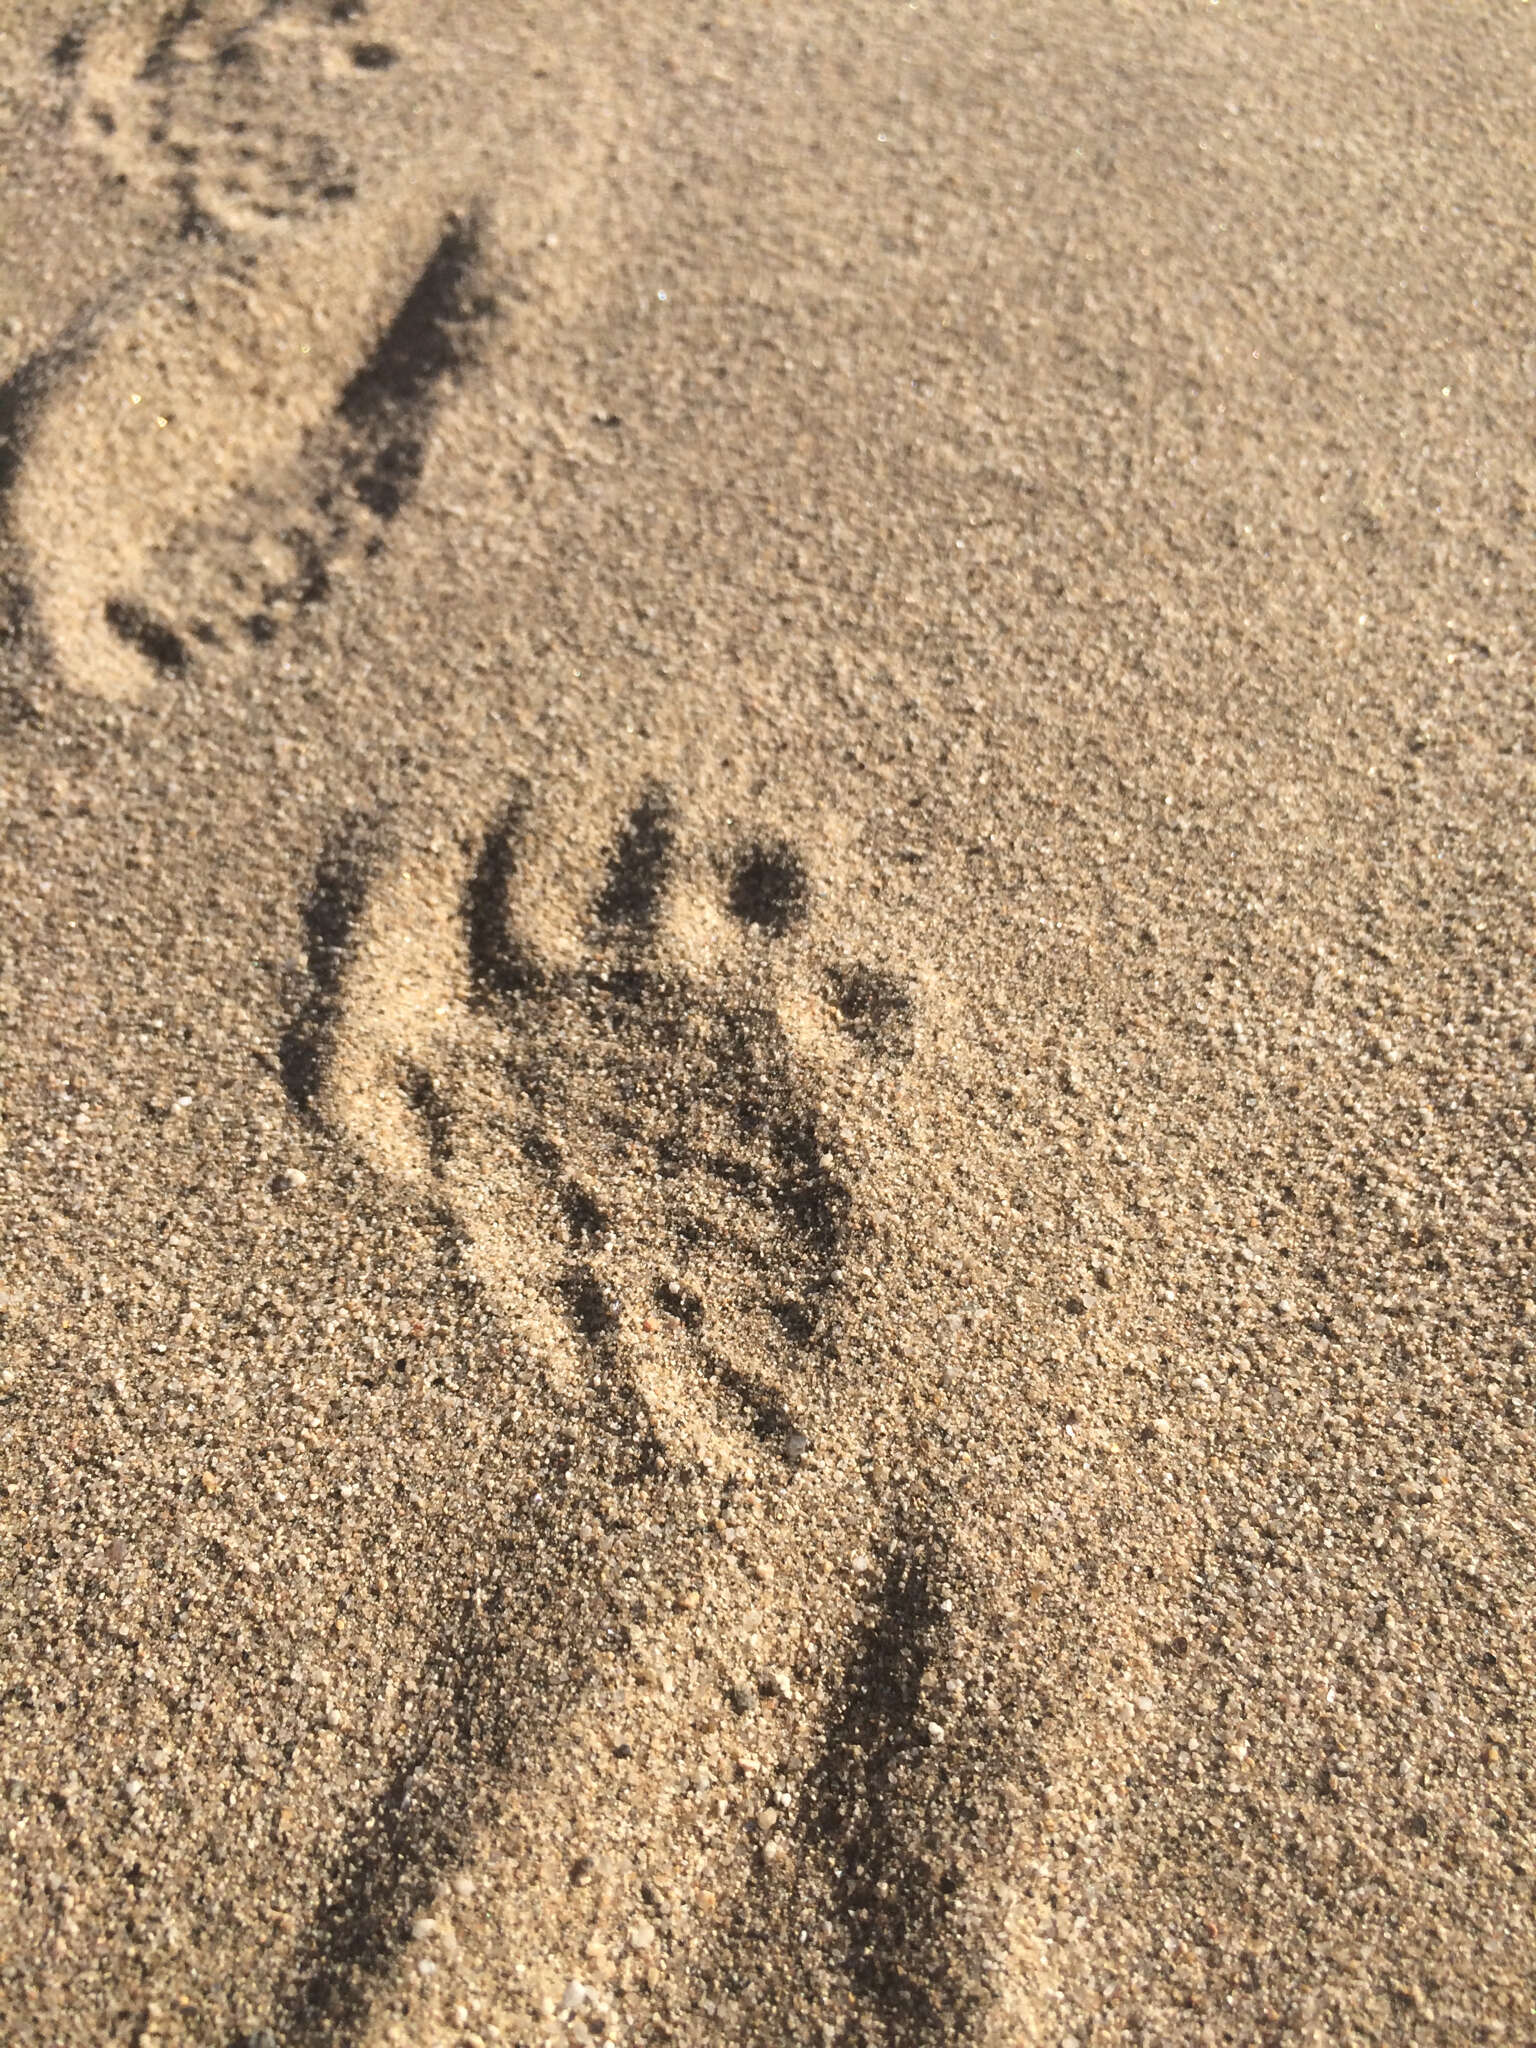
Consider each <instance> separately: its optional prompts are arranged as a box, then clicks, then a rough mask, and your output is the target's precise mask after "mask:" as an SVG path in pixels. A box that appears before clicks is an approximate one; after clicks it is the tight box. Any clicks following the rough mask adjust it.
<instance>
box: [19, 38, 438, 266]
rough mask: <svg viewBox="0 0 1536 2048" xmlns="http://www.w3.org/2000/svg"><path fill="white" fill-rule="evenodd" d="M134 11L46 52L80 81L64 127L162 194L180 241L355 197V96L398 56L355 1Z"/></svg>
mask: <svg viewBox="0 0 1536 2048" xmlns="http://www.w3.org/2000/svg"><path fill="white" fill-rule="evenodd" d="M156 14H157V15H158V19H157V18H155V17H154V16H149V15H146V12H145V10H143V9H140V10H138V11H137V12H134V11H132V10H130V11H128V12H127V13H125V14H124V15H122V16H120V17H118V18H117V19H115V20H112V21H109V22H108V23H106V24H104V25H103V26H102V27H100V28H98V29H97V30H96V32H95V33H94V34H92V35H91V36H89V37H87V36H85V35H83V34H82V33H80V32H79V31H76V32H75V33H74V34H72V35H70V36H68V37H66V38H65V39H64V41H63V42H61V43H60V44H59V45H58V46H57V47H56V50H55V63H56V64H57V65H58V66H59V68H61V69H64V70H66V71H68V72H70V73H72V74H74V75H75V77H76V78H77V80H78V86H79V90H78V94H77V97H76V101H75V105H74V110H73V116H72V120H73V127H74V134H75V139H76V141H77V142H78V143H80V144H82V145H84V146H85V147H88V148H89V149H91V150H92V151H93V152H94V153H95V154H96V155H98V156H99V157H100V158H101V159H102V161H103V162H104V164H105V165H106V167H107V169H108V171H109V174H110V175H111V176H113V177H115V178H117V179H119V180H121V181H122V182H124V183H127V184H132V185H134V186H136V187H138V188H140V189H144V188H149V189H151V190H153V191H156V192H158V193H160V194H161V195H163V197H164V199H165V201H166V204H167V206H168V207H169V208H170V209H171V210H172V211H173V214H174V218H175V222H176V230H177V232H178V233H179V234H180V235H181V236H182V237H184V238H185V239H187V240H201V239H208V238H214V237H220V236H232V235H240V234H249V233H252V232H259V231H261V230H262V229H264V228H266V227H268V226H269V225H270V224H271V223H273V222H277V221H294V220H303V219H312V218H315V217H316V216H319V215H322V214H323V213H324V212H325V211H326V210H327V209H330V208H334V207H337V206H344V205H346V204H347V203H348V202H350V201H351V200H353V199H355V198H356V196H357V192H358V186H359V183H360V181H361V179H362V175H363V165H362V161H361V157H362V154H363V152H362V151H361V150H360V149H359V147H358V146H357V144H356V142H355V140H351V141H349V138H355V137H356V136H357V134H358V131H359V128H360V126H361V120H360V116H365V115H366V111H367V109H365V108H364V107H361V106H359V105H358V100H359V97H360V95H362V94H364V93H366V92H368V90H369V89H370V88H372V89H373V90H372V94H371V97H372V98H373V99H374V100H375V101H376V100H377V98H378V92H377V86H378V84H379V83H380V82H381V74H382V73H383V72H385V71H387V70H389V69H391V68H392V67H393V65H394V64H395V62H396V61H397V60H398V58H399V57H400V55H401V51H400V48H399V46H398V44H397V43H396V42H395V41H394V40H389V41H385V40H381V39H380V38H379V37H378V36H377V35H376V34H374V33H372V32H370V33H369V34H368V35H366V36H364V35H360V34H359V33H358V30H359V28H360V27H362V26H363V25H364V24H363V23H362V22H361V21H360V20H359V19H355V18H353V17H354V16H360V15H361V10H360V9H348V8H345V7H340V8H338V7H335V6H333V5H329V4H324V0H317V4H312V5H309V6H293V5H283V4H275V5H274V4H271V0H266V4H261V5H252V4H251V0H183V4H182V5H181V6H179V7H172V8H171V9H169V10H168V11H167V10H165V9H158V10H156Z"/></svg>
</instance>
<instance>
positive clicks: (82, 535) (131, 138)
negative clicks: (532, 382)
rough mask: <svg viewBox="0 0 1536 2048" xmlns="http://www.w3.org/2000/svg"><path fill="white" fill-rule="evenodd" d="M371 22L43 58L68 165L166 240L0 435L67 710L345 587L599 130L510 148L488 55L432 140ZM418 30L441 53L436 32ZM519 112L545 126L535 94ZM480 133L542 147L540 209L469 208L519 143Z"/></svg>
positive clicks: (12, 521)
mask: <svg viewBox="0 0 1536 2048" xmlns="http://www.w3.org/2000/svg"><path fill="white" fill-rule="evenodd" d="M394 15H399V16H401V18H402V20H404V21H406V22H407V24H409V18H410V17H409V10H405V9H403V8H393V9H389V8H386V9H383V10H380V9H374V10H371V11H370V12H368V14H367V15H366V16H363V15H362V14H361V12H360V10H358V9H355V8H349V7H345V6H343V7H337V6H334V5H327V6H321V5H310V6H298V5H282V4H276V0H269V4H266V5H262V6H256V5H253V4H251V0H245V4H242V5H238V6H237V5H232V4H227V0H223V4H221V0H187V4H184V5H183V6H181V7H180V8H179V9H177V10H173V12H172V13H171V14H170V15H168V16H164V17H151V16H148V15H147V14H146V11H145V10H144V9H142V8H141V9H136V10H128V11H126V12H125V13H124V14H122V15H120V16H119V15H115V14H114V15H113V16H110V17H109V18H108V19H107V20H106V21H105V23H103V24H102V25H100V26H99V27H98V28H97V29H96V30H95V31H94V32H93V33H92V34H91V35H89V36H85V35H81V36H79V37H78V38H76V39H74V40H72V41H71V42H70V44H69V49H68V51H67V52H65V55H66V56H67V58H68V61H69V68H70V69H71V71H72V74H73V75H74V76H75V77H76V78H77V79H78V95H77V101H76V110H75V117H74V119H75V128H74V133H75V138H76V141H77V144H78V145H79V147H80V148H81V149H88V150H89V151H90V152H91V153H92V155H93V156H94V157H95V158H97V159H98V160H99V161H100V162H101V164H102V166H103V168H104V171H105V174H106V175H107V176H108V177H109V178H110V179H114V180H126V181H128V182H130V183H132V184H133V185H135V186H136V187H137V188H138V189H139V190H140V191H147V192H148V193H150V194H151V195H152V196H156V197H158V198H159V199H161V200H162V201H163V202H164V210H165V223H166V224H165V230H164V239H163V243H162V245H161V246H160V247H159V248H158V249H156V250H154V251H152V252H151V254H150V255H149V257H148V258H147V259H145V260H144V261H142V262H141V263H140V264H139V266H138V268H137V270H136V271H135V272H134V273H132V274H130V275H126V276H124V277H123V278H121V279H119V280H118V281H117V282H115V283H113V284H111V285H109V286H107V287H105V288H104V289H103V291H102V293H101V295H100V298H99V300H98V302H97V303H96V304H94V305H92V306H90V307H88V308H84V309H82V311H81V313H80V315H79V316H78V318H77V319H76V320H75V322H74V323H73V324H72V327H71V329H70V331H69V332H68V333H67V334H66V335H64V336H63V337H61V338H60V340H59V341H58V342H57V343H56V344H55V345H54V346H53V347H52V348H51V349H49V350H48V351H46V352H45V353H44V354H43V355H40V356H39V357H38V358H37V359H35V360H34V362H33V363H32V364H31V365H29V366H28V368H27V372H26V374H25V376H24V377H22V378H21V379H20V381H19V382H17V381H15V380H13V383H14V390H12V392H11V398H12V400H13V404H12V407H11V409H12V411H13V412H14V414H15V418H14V419H13V420H8V421H0V431H4V433H5V435H6V448H5V450H4V451H0V453H3V457H4V466H3V469H0V514H3V516H4V517H5V520H6V524H7V527H8V529H9V535H10V538H11V539H12V540H13V542H14V543H15V544H16V547H17V551H18V552H19V554H20V556H21V558H22V560H23V562H24V564H25V573H26V578H27V585H28V589H27V598H28V610H29V616H30V619H31V620H32V622H33V623H34V624H35V626H36V627H37V628H38V629H39V630H40V632H41V634H42V636H43V638H44V640H45V641H46V643H47V645H48V647H49V649H50V651H51V654H52V657H53V660H54V663H55V665H56V667H57V669H58V671H59V672H60V673H61V675H62V677H63V679H64V680H65V681H66V682H67V683H68V684H69V685H70V686H72V687H75V688H79V689H83V690H88V691H92V692H95V693H97V694H100V695H103V696H106V697H110V698H118V699H127V700H131V699H134V698H137V697H140V696H142V695H143V694H144V692H145V691H146V690H147V689H149V688H151V687H152V686H153V685H154V684H155V682H156V681H157V679H158V680H163V679H164V678H166V677H171V676H177V675H183V674H187V673H190V672H192V671H194V670H195V669H196V668H197V666H198V664H199V663H200V662H202V661H205V660H208V659H212V658H215V654H216V650H218V649H221V648H222V649H225V650H238V649H240V648H242V647H244V646H246V645H248V644H249V643H251V642H255V643H258V644H260V643H265V642H269V641H271V640H273V639H274V638H275V637H276V636H277V635H278V634H279V633H280V632H281V631H282V630H283V629H284V627H285V626H286V625H287V624H288V623H289V622H291V621H294V620H296V619H298V618H300V617H301V616H302V615H303V614H304V613H305V612H306V611H307V610H308V609H309V608H311V607H313V606H316V605H318V604H320V603H322V602H323V601H324V600H325V598H326V597H327V596H328V595H329V594H330V593H331V591H332V589H333V586H334V585H335V584H336V583H337V582H338V581H339V580H341V579H345V578H349V577H355V576H359V575H361V574H362V573H364V571H365V569H366V565H367V563H368V562H369V561H370V560H371V559H372V558H373V557H374V556H376V555H377V554H378V553H379V551H380V550H381V549H382V548H383V547H384V546H385V544H386V542H387V539H388V536H389V532H390V529H391V526H392V524H393V522H394V521H396V520H397V519H398V517H399V516H400V514H401V513H402V511H403V510H404V508H405V507H406V506H407V505H408V504H409V502H410V500H411V498H412V496H413V495H414V493H415V491H416V489H417V487H418V485H419V482H420V479H421V477H422V474H423V470H424V467H425V464H426V460H427V452H428V447H429V443H430V439H431V434H432V429H433V423H434V419H435V417H436V415H437V412H438V410H439V408H440V405H441V402H442V400H443V398H444V396H445V395H446V394H447V393H448V392H449V391H450V390H451V389H452V388H453V387H454V386H455V385H456V383H457V382H458V381H459V380H460V379H461V377H462V375H463V373H464V372H465V371H466V370H467V369H468V367H469V366H470V365H471V364H472V363H473V362H474V361H475V360H476V359H477V358H478V356H479V354H480V353H481V350H482V347H483V344H484V340H485V337H486V334H487V333H488V331H489V327H490V324H491V322H492V319H493V316H494V314H495V311H496V292H495V290H494V289H493V287H492V285H491V283H490V281H489V280H490V276H491V273H492V271H493V270H499V269H500V267H501V264H502V261H503V260H504V259H498V258H497V257H495V256H493V254H492V245H493V244H497V238H498V235H499V236H500V237H501V240H500V243H499V244H498V246H500V247H503V248H505V247H507V246H510V247H512V248H514V249H517V250H518V251H519V252H526V250H527V249H528V247H529V245H531V244H534V243H538V244H539V245H542V241H543V235H544V231H546V230H547V229H548V227H549V226H550V223H551V218H552V217H555V218H559V217H560V215H561V209H562V208H563V206H564V205H565V204H566V203H567V202H568V201H569V199H570V198H571V197H572V196H573V195H574V192H575V191H576V190H577V189H579V188H580V187H581V185H582V184H583V183H584V180H585V167H586V166H587V165H588V164H589V163H590V160H591V155H592V152H593V151H594V150H595V149H597V148H599V147H600V146H601V140H602V123H601V122H600V121H595V122H589V123H583V124H582V126H581V133H580V136H579V138H578V139H577V140H576V141H574V142H573V141H572V139H571V137H570V136H569V134H567V133H566V132H565V130H564V129H560V130H559V132H558V134H557V135H556V134H551V135H550V136H549V137H548V138H544V137H543V136H542V134H541V132H540V131H541V127H542V126H547V125H549V124H548V123H547V122H543V121H542V119H541V120H534V121H532V123H531V125H532V127H533V129H534V131H535V132H534V134H533V135H532V136H530V135H529V134H528V133H527V132H526V130H527V128H528V126H529V125H530V123H529V120H528V119H527V118H525V119H524V121H523V124H522V130H521V132H520V131H518V129H517V127H516V124H513V123H511V122H509V121H508V120H507V118H506V116H507V107H506V104H505V100H506V92H505V87H506V79H505V78H504V77H503V76H502V73H503V72H506V71H514V75H515V67H513V65H512V64H511V60H510V55H509V53H508V52H506V51H500V52H498V53H497V55H498V57H499V58H501V59H506V60H507V62H506V63H504V64H501V65H500V66H498V63H497V62H494V61H488V63H487V66H486V72H485V77H484V78H483V79H480V80H479V81H478V82H477V83H476V84H475V85H473V86H472V87H471V88H470V89H468V90H467V91H466V92H464V93H463V94H462V95H461V96H460V99H459V102H458V107H457V112H458V118H457V119H456V120H455V121H454V122H453V123H452V124H449V123H448V122H447V119H446V116H445V115H444V114H443V112H442V107H443V99H442V95H441V94H438V93H436V92H434V91H433V89H432V83H431V79H430V78H427V79H426V80H424V79H423V77H422V76H421V75H420V72H421V69H422V67H430V65H431V63H432V62H433V61H436V60H434V59H433V57H432V49H433V48H434V47H437V46H436V45H433V44H432V43H431V41H430V39H428V40H427V41H425V42H423V40H422V37H421V36H420V35H418V36H417V37H416V38H415V40H414V41H413V39H412V38H411V37H410V36H408V35H404V34H400V33H397V32H395V30H394V29H393V28H392V27H389V26H387V22H388V20H389V18H391V17H392V16H394ZM428 26H429V27H430V28H431V29H432V31H433V33H434V34H437V35H438V36H439V39H440V44H441V47H442V48H444V49H447V48H450V47H451V42H452V36H451V24H446V23H444V22H442V21H440V20H438V19H437V18H436V17H434V21H433V23H432V24H429V25H428ZM417 27H418V29H419V28H420V27H421V23H420V20H419V18H418V19H417ZM443 61H446V60H443ZM570 61H571V62H572V63H575V64H579V63H580V62H581V61H584V59H583V57H582V56H581V53H580V52H579V51H578V50H577V45H576V42H575V41H574V40H573V42H572V48H571V55H570ZM498 84H499V85H500V87H501V90H500V92H498ZM540 91H541V92H543V93H544V95H545V100H544V103H543V104H544V107H545V113H546V114H547V113H548V107H549V105H550V104H552V103H554V102H555V87H554V86H553V85H551V84H550V83H549V82H548V81H546V83H545V85H544V86H542V87H540ZM391 95H393V96H394V97H390V96H391ZM422 109H426V110H427V111H426V112H423V111H422ZM433 109H436V112H435V113H434V112H433V111H432V110H433ZM428 120H435V121H436V122H437V128H438V130H440V131H441V132H437V131H433V132H426V130H425V129H424V128H423V124H424V123H426V122H427V121H428ZM498 122H500V123H502V125H503V127H505V129H506V133H507V135H508V137H511V136H512V135H514V134H516V135H517V140H518V141H520V142H521V143H523V144H524V145H525V146H526V145H527V144H528V143H529V142H530V141H532V142H534V143H537V142H538V141H539V140H541V139H547V140H548V144H549V147H548V156H547V159H546V160H545V162H544V164H543V166H542V167H543V169H544V171H545V175H544V178H543V181H542V184H541V185H540V187H539V189H538V190H537V191H530V190H529V189H528V187H527V182H526V174H524V183H523V185H522V186H521V187H520V186H519V182H518V178H517V177H516V176H513V175H510V174H509V175H506V176H503V175H502V174H501V171H500V170H499V169H498V171H497V173H496V174H495V176H494V177H493V178H492V179H491V181H490V183H491V184H493V185H494V188H495V190H496V194H497V205H496V209H495V211H494V213H492V212H490V211H488V210H487V209H486V208H485V207H484V206H482V205H481V204H480V202H479V200H478V199H477V197H476V192H477V190H481V189H489V187H488V186H487V185H485V184H484V183H483V182H482V183H481V184H479V185H477V183H476V182H475V181H476V180H477V179H479V180H481V181H484V180H485V178H486V175H487V174H486V170H485V160H486V156H487V151H488V150H489V149H490V148H491V147H492V145H493V142H494V143H495V146H497V147H502V146H505V147H507V148H511V147H512V143H511V141H510V140H509V141H507V142H506V143H505V145H503V144H502V143H501V142H500V140H499V138H500V136H501V132H502V130H501V128H499V127H498V126H497V123H498ZM413 124H414V125H413ZM471 163H478V164H479V165H480V168H479V169H478V170H476V171H473V172H472V171H470V170H469V169H467V168H466V167H467V166H469V165H470V164H471ZM530 209H531V217H529V214H530ZM518 216H522V217H518ZM535 223H537V231H535ZM508 237H510V244H509V242H508ZM530 260H531V259H530ZM6 472H9V474H8V475H7V474H6Z"/></svg>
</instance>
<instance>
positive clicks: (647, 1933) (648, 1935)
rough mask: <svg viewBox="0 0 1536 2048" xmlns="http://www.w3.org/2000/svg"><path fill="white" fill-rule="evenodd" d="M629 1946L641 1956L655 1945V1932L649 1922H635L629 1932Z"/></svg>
mask: <svg viewBox="0 0 1536 2048" xmlns="http://www.w3.org/2000/svg"><path fill="white" fill-rule="evenodd" d="M629 1945H630V1947H631V1948H632V1949H637V1950H638V1951H639V1952H640V1953H641V1954H642V1955H643V1954H644V1953H645V1951H646V1950H647V1949H648V1948H654V1947H655V1945H656V1930H655V1928H654V1927H653V1926H652V1925H651V1923H650V1921H649V1920H637V1921H636V1922H635V1924H634V1925H633V1927H631V1928H630V1930H629Z"/></svg>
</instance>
